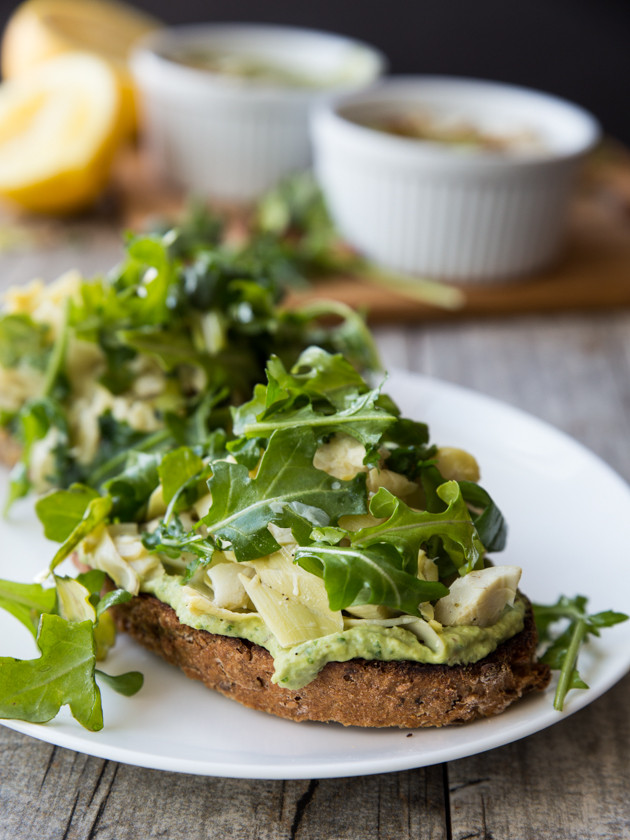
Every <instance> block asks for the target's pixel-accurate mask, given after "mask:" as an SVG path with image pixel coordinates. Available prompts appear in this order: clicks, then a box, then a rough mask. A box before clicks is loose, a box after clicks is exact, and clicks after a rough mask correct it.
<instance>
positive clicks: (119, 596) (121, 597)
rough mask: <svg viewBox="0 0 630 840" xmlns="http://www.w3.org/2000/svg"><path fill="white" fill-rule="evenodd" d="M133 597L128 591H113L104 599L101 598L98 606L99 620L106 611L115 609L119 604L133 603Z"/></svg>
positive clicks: (97, 614)
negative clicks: (111, 608)
mask: <svg viewBox="0 0 630 840" xmlns="http://www.w3.org/2000/svg"><path fill="white" fill-rule="evenodd" d="M132 597H133V595H132V594H131V592H127V590H126V589H113V590H112V591H111V592H107V593H106V594H105V595H103V597H102V598H99V601H98V604H97V606H96V617H97V619H100V618H101V616H102V615H103V613H104V612H105V610H108V609H109V608H110V607H115V606H116V605H117V604H126V603H127V602H128V601H131V599H132Z"/></svg>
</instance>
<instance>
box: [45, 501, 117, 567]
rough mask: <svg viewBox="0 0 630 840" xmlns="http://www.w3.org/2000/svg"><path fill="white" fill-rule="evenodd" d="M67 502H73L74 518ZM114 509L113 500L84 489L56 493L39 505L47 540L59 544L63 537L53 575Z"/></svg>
mask: <svg viewBox="0 0 630 840" xmlns="http://www.w3.org/2000/svg"><path fill="white" fill-rule="evenodd" d="M64 501H68V502H69V509H71V510H72V512H73V515H72V516H67V515H66V511H65V510H64V508H63V504H64ZM111 509H112V499H111V497H110V496H98V495H97V494H96V493H94V492H93V491H91V490H90V489H89V488H87V487H83V486H81V485H77V486H75V487H73V488H70V490H54V491H53V492H52V493H50V494H49V495H48V496H44V497H43V498H41V499H39V500H38V501H37V503H36V505H35V511H36V513H37V515H38V517H39V519H40V521H41V523H42V524H43V526H44V532H45V533H46V536H49V535H50V539H55V540H57V541H59V539H58V538H59V537H62V544H61V547H60V548H59V549H58V551H57V553H56V554H55V556H54V557H53V559H52V560H51V563H50V569H51V571H52V570H53V569H54V568H56V567H57V566H58V565H59V563H61V561H62V560H65V558H66V557H67V556H68V555H69V554H70V553H71V552H72V551H74V549H75V548H76V547H77V546H78V545H79V543H80V542H81V540H83V539H84V538H85V537H87V535H88V534H90V533H91V532H92V531H93V530H94V529H95V528H96V527H97V525H100V524H101V523H102V522H104V521H105V520H106V519H107V517H108V516H109V513H110V511H111ZM64 535H65V536H64Z"/></svg>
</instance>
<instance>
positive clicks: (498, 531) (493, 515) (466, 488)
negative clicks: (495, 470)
mask: <svg viewBox="0 0 630 840" xmlns="http://www.w3.org/2000/svg"><path fill="white" fill-rule="evenodd" d="M457 483H458V484H459V488H460V490H461V491H462V496H463V497H464V501H465V502H466V504H468V505H472V506H473V507H474V508H476V509H478V510H479V511H480V512H479V513H477V512H473V514H472V520H473V522H474V523H475V528H476V529H477V533H478V534H479V539H480V540H481V542H482V543H483V545H484V547H485V549H486V551H503V549H504V548H505V543H506V540H507V524H506V522H505V519H504V518H503V514H502V513H501V511H500V510H499V508H498V507H497V506H496V504H495V503H494V501H493V500H492V498H491V496H490V494H489V493H487V492H486V491H485V490H484V489H483V487H480V486H479V485H478V484H476V483H475V482H474V481H458V482H457Z"/></svg>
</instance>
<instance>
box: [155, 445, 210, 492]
mask: <svg viewBox="0 0 630 840" xmlns="http://www.w3.org/2000/svg"><path fill="white" fill-rule="evenodd" d="M202 469H203V461H202V460H201V458H200V457H199V455H198V454H197V453H196V452H194V451H193V449H191V447H189V446H180V447H179V448H178V449H174V450H173V451H172V452H167V453H166V455H164V457H163V458H162V460H161V461H160V463H159V465H158V475H159V477H160V483H161V484H162V495H163V497H164V501H165V503H166V504H167V505H168V504H169V503H170V501H171V500H172V499H174V498H175V496H176V495H179V494H180V493H181V491H182V489H183V487H184V485H185V484H186V483H187V482H188V481H189V480H190V479H191V478H194V477H195V476H197V475H198V474H199V473H200V472H201V470H202Z"/></svg>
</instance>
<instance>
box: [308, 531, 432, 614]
mask: <svg viewBox="0 0 630 840" xmlns="http://www.w3.org/2000/svg"><path fill="white" fill-rule="evenodd" d="M295 560H296V562H297V563H298V564H299V565H300V566H302V568H304V569H306V571H308V572H311V573H312V574H315V575H318V576H319V577H321V578H323V579H324V584H325V586H326V592H327V593H328V600H329V603H330V608H331V609H332V610H343V609H345V608H346V607H350V606H359V605H362V604H383V605H385V606H387V607H391V608H393V609H396V610H402V611H403V612H405V613H408V614H409V615H415V616H418V617H420V611H419V605H420V603H421V602H423V601H431V600H434V599H436V598H441V597H442V596H444V595H446V594H447V593H448V589H447V588H446V586H444V585H443V584H442V583H438V582H433V581H424V580H419V578H418V561H417V557H416V569H415V574H414V573H413V570H409V569H408V568H406V567H408V566H409V564H408V563H406V562H405V559H404V557H403V556H402V555H401V554H400V553H399V552H398V551H397V550H396V548H395V547H394V546H393V545H390V544H387V543H380V544H374V545H371V546H369V547H367V548H355V547H354V546H349V547H340V546H334V547H333V546H326V545H312V546H309V547H304V548H298V549H297V550H296V552H295Z"/></svg>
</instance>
